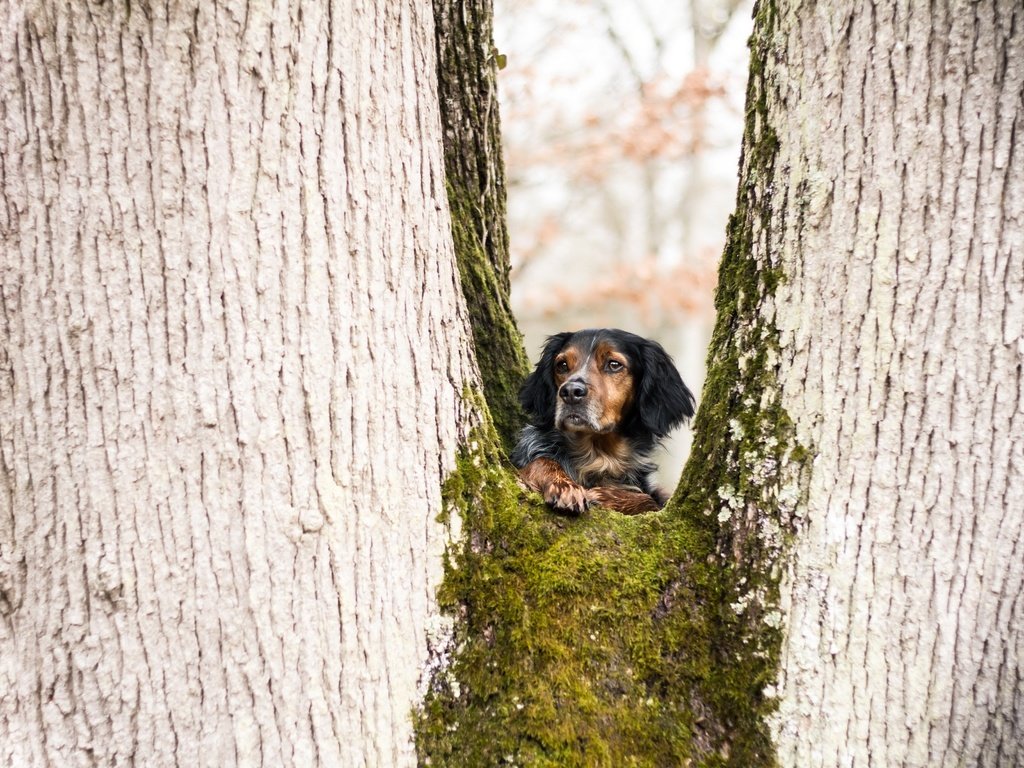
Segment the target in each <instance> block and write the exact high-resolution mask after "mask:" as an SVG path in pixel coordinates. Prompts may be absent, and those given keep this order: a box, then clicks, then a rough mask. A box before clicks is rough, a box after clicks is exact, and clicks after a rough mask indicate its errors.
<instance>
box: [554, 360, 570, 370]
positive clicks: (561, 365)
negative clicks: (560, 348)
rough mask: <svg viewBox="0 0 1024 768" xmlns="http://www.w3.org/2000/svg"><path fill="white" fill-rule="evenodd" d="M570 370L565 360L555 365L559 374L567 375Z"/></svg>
mask: <svg viewBox="0 0 1024 768" xmlns="http://www.w3.org/2000/svg"><path fill="white" fill-rule="evenodd" d="M568 370H569V364H568V363H567V362H565V360H559V361H558V362H557V363H555V371H557V372H558V373H566V372H567V371H568Z"/></svg>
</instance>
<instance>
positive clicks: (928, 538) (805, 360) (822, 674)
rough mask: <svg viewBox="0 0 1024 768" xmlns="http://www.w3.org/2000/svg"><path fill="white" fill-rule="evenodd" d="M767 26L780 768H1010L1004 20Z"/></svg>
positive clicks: (1020, 616) (1009, 304)
mask: <svg viewBox="0 0 1024 768" xmlns="http://www.w3.org/2000/svg"><path fill="white" fill-rule="evenodd" d="M771 24H772V27H773V29H772V35H773V49H772V50H771V51H769V52H767V55H766V57H765V60H764V69H765V80H766V82H767V83H769V84H770V86H769V88H768V89H766V92H765V96H766V99H767V121H766V122H767V123H768V124H769V125H771V126H773V127H774V130H775V132H776V134H777V141H778V152H777V154H776V155H775V158H774V163H773V166H772V173H771V174H770V176H769V177H768V178H767V179H766V182H767V186H766V187H765V189H766V190H767V195H768V196H767V198H766V199H765V200H764V201H763V202H762V209H763V210H764V211H765V213H766V214H767V216H768V220H767V222H766V225H765V234H766V237H765V238H764V240H761V241H759V242H758V243H757V245H756V246H755V251H757V252H760V253H761V254H763V255H764V257H765V258H770V259H771V260H772V261H773V262H774V263H775V264H777V265H778V268H779V269H780V270H781V272H782V273H783V274H784V276H785V279H784V280H783V281H782V282H781V283H780V285H779V288H778V290H777V291H776V294H775V301H774V307H775V325H776V326H777V327H778V329H779V331H780V336H779V345H780V362H779V371H780V385H781V395H782V402H783V405H784V408H785V409H786V411H787V412H788V414H789V416H790V417H791V418H792V419H793V421H794V422H795V426H796V434H797V436H798V439H799V441H800V442H801V443H802V444H804V445H807V446H813V449H814V454H815V460H814V464H813V471H812V472H811V474H810V482H809V486H808V489H807V491H806V499H805V500H804V501H803V503H802V504H801V505H800V509H799V510H798V512H797V514H798V515H799V517H800V523H799V525H798V526H797V535H796V539H795V544H794V546H793V548H792V551H791V554H792V558H791V566H790V568H789V570H788V572H787V575H786V578H785V584H784V586H783V590H782V594H783V598H784V599H783V612H784V614H785V617H786V621H787V624H788V632H787V639H786V642H785V645H784V651H783V655H782V664H781V679H780V685H781V706H780V710H779V713H778V716H777V719H776V721H775V724H776V733H777V738H778V748H779V759H780V761H781V762H782V763H783V764H786V765H795V766H801V767H802V768H803V767H804V766H807V767H811V766H837V765H842V766H867V765H886V766H928V767H929V768H931V767H934V766H961V765H972V766H974V765H977V766H1014V765H1021V764H1024V385H1022V379H1021V360H1022V353H1024V143H1022V140H1021V139H1022V136H1024V100H1022V94H1024V7H1022V6H1021V4H1020V2H1019V1H1017V0H985V1H983V2H978V3H972V4H970V5H958V4H952V5H944V4H942V3H939V4H937V5H936V4H930V5H929V4H915V3H910V4H909V5H906V6H903V5H897V4H890V3H883V4H879V5H873V6H863V5H861V4H858V3H845V4H844V3H841V4H839V5H838V6H836V5H832V6H830V7H829V10H828V12H827V13H822V12H821V11H820V9H819V8H816V7H815V5H814V4H813V3H809V4H801V3H794V4H793V5H792V6H785V7H784V5H783V4H781V3H780V4H779V8H778V12H777V16H775V18H774V19H773V20H772V22H771ZM783 52H784V53H783ZM772 185H774V189H773V188H772Z"/></svg>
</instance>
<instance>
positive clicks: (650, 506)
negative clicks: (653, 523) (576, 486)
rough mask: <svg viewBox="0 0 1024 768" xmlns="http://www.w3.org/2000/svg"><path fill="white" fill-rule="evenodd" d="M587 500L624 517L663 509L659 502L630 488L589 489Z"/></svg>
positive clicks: (601, 487)
mask: <svg viewBox="0 0 1024 768" xmlns="http://www.w3.org/2000/svg"><path fill="white" fill-rule="evenodd" d="M587 500H588V501H589V502H590V503H591V504H593V505H594V506H596V507H606V508H607V509H614V510H615V511H616V512H621V513H622V514H624V515H639V514H642V513H643V512H654V511H656V510H659V509H661V506H662V505H661V504H659V503H658V500H657V499H655V498H653V497H651V496H648V495H647V494H646V493H644V492H643V491H631V490H629V489H628V488H613V487H611V486H604V485H602V486H598V487H597V488H588V489H587Z"/></svg>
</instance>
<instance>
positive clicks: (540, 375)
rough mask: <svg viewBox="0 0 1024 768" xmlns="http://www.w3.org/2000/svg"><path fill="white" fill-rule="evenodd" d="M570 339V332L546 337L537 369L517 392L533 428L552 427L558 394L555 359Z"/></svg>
mask: <svg viewBox="0 0 1024 768" xmlns="http://www.w3.org/2000/svg"><path fill="white" fill-rule="evenodd" d="M571 337H572V333H571V332H564V333H556V334H555V335H554V336H548V340H547V343H546V344H545V345H544V351H543V352H542V353H541V356H540V361H539V362H538V363H537V367H536V368H534V369H533V373H531V374H530V375H529V376H528V377H527V379H526V381H525V382H523V387H522V389H520V390H519V404H520V405H521V406H523V410H524V411H526V413H527V415H528V416H529V417H530V421H531V423H533V425H534V426H535V427H541V428H542V429H550V428H551V427H552V426H554V423H555V397H556V396H557V394H558V393H557V392H556V391H555V358H556V357H557V356H558V353H559V352H561V351H562V347H564V346H565V342H567V341H568V340H569V339H570V338H571Z"/></svg>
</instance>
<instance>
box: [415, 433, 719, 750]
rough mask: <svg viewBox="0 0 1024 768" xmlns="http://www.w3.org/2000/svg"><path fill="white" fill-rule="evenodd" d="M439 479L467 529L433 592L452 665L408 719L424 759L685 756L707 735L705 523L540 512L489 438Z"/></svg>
mask: <svg viewBox="0 0 1024 768" xmlns="http://www.w3.org/2000/svg"><path fill="white" fill-rule="evenodd" d="M473 442H474V443H475V444H477V445H478V446H479V447H478V449H477V451H476V452H474V453H466V454H464V455H463V456H462V457H461V458H460V460H459V465H458V469H457V471H456V472H455V473H454V474H453V475H452V476H451V477H450V478H449V480H448V482H447V483H446V485H445V489H444V491H445V501H446V504H447V505H448V508H449V513H450V514H458V515H459V516H460V517H461V518H462V519H463V520H465V521H466V524H467V526H466V527H467V529H468V530H469V531H470V533H469V535H468V536H467V537H466V541H465V543H464V544H463V545H462V546H461V548H460V549H459V550H458V551H455V552H452V553H451V558H450V562H449V564H448V569H447V573H446V577H445V581H444V584H443V586H442V589H441V592H440V600H441V603H442V606H443V607H444V608H445V609H446V610H447V611H449V612H450V613H452V614H453V615H456V616H458V617H459V621H458V623H457V625H456V634H455V637H454V640H453V647H454V648H455V649H456V652H455V654H454V661H453V663H452V664H451V666H450V667H449V668H448V670H447V671H446V672H445V673H443V674H441V675H439V676H438V677H437V678H435V680H434V684H433V686H432V688H431V691H430V693H429V695H428V697H427V699H426V702H425V706H424V710H423V711H422V712H421V713H420V716H419V718H418V723H417V727H418V744H419V749H420V755H421V759H422V762H423V763H428V762H429V763H432V764H434V765H445V766H461V765H464V766H481V765H503V764H515V765H531V766H544V765H550V766H574V765H580V766H583V765H587V766H589V765H607V766H626V765H637V766H640V765H645V766H659V765H681V764H683V762H682V761H684V760H685V759H687V758H688V757H691V756H693V755H694V754H695V752H696V751H697V750H696V749H695V745H697V744H700V743H701V741H702V739H703V738H704V736H703V735H702V733H701V726H700V725H699V724H698V722H697V721H698V719H699V715H698V714H697V713H699V712H701V711H703V708H702V707H694V706H693V704H694V702H695V701H698V700H700V698H701V696H702V693H701V690H700V688H701V681H702V680H704V679H706V678H707V677H708V675H709V666H710V665H711V663H712V658H711V651H710V647H709V645H708V637H709V636H710V630H709V628H708V626H707V619H706V617H705V616H703V615H702V612H701V611H698V610H695V609H694V605H695V601H694V598H693V592H694V589H695V587H694V585H700V584H705V583H707V582H708V581H709V571H711V570H713V569H709V567H708V565H707V564H706V562H705V559H706V556H707V555H709V554H710V553H711V549H710V546H711V543H712V542H711V540H710V539H709V538H708V537H707V536H706V533H704V532H703V531H701V530H700V529H699V528H696V527H694V526H692V525H690V523H688V522H687V521H685V520H684V519H682V518H680V517H671V516H667V515H664V514H654V515H645V516H640V517H625V516H623V515H620V514H618V513H614V512H609V511H607V510H592V511H591V512H589V513H588V514H587V515H584V516H582V517H580V518H568V517H561V516H557V515H554V514H552V513H551V511H550V509H548V508H547V507H546V506H545V505H544V504H543V503H542V502H541V500H540V498H539V497H538V496H537V495H536V494H527V493H525V492H524V491H522V490H521V488H520V487H519V486H518V485H517V484H516V482H515V479H514V475H513V473H512V472H511V471H510V470H509V468H508V467H507V466H505V465H504V464H503V460H502V457H501V454H500V451H499V450H498V449H497V447H496V442H495V441H494V439H493V434H492V435H491V437H490V438H489V439H488V437H487V436H486V435H481V434H478V435H476V436H475V437H474V440H473Z"/></svg>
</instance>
